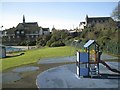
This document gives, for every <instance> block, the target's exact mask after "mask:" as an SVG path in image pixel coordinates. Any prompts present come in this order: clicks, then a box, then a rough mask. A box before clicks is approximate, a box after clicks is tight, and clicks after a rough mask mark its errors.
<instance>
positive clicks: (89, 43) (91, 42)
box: [84, 40, 95, 48]
mask: <svg viewBox="0 0 120 90" xmlns="http://www.w3.org/2000/svg"><path fill="white" fill-rule="evenodd" d="M94 42H95V40H89V41H88V42H87V43H86V44H85V45H84V47H85V48H87V47H89V46H90V45H92V44H93V43H94Z"/></svg>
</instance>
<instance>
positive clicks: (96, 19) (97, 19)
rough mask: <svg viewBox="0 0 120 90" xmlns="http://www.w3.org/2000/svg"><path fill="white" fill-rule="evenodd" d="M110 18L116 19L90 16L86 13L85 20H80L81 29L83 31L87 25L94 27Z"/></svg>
mask: <svg viewBox="0 0 120 90" xmlns="http://www.w3.org/2000/svg"><path fill="white" fill-rule="evenodd" d="M109 20H112V21H114V20H113V19H112V18H111V17H88V15H86V18H85V22H80V24H79V29H80V30H81V31H82V30H83V29H85V28H86V27H93V26H94V25H95V24H97V23H104V22H106V21H109Z"/></svg>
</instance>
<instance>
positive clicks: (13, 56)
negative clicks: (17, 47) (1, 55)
mask: <svg viewBox="0 0 120 90" xmlns="http://www.w3.org/2000/svg"><path fill="white" fill-rule="evenodd" d="M24 54H25V53H20V54H17V55H12V56H6V57H5V58H12V57H18V56H21V55H24Z"/></svg>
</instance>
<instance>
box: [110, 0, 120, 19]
mask: <svg viewBox="0 0 120 90" xmlns="http://www.w3.org/2000/svg"><path fill="white" fill-rule="evenodd" d="M111 16H112V17H113V18H114V19H115V20H117V21H119V20H120V1H119V2H118V5H117V6H116V7H115V9H114V10H113V12H112V15H111Z"/></svg>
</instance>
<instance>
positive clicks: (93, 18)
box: [87, 17, 112, 23]
mask: <svg viewBox="0 0 120 90" xmlns="http://www.w3.org/2000/svg"><path fill="white" fill-rule="evenodd" d="M109 19H112V18H111V17H90V18H89V17H88V18H87V22H88V23H89V22H92V21H101V20H103V21H106V20H109Z"/></svg>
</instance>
